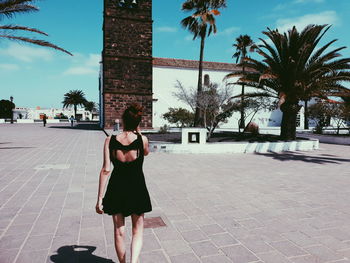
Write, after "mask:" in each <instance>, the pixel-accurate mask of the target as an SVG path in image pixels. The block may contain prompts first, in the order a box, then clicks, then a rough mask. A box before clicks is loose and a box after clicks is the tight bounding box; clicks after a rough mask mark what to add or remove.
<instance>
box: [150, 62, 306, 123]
mask: <svg viewBox="0 0 350 263" xmlns="http://www.w3.org/2000/svg"><path fill="white" fill-rule="evenodd" d="M235 70H239V68H238V67H237V65H236V64H230V63H219V62H203V76H204V75H208V76H209V78H210V82H212V83H217V84H219V85H226V84H227V81H226V80H225V76H226V75H227V74H229V73H231V72H233V71H235ZM177 81H180V82H181V83H182V84H183V86H184V87H186V88H190V87H193V88H195V89H196V88H197V82H198V61H193V60H185V59H170V58H153V127H154V128H159V127H161V126H163V125H164V124H168V123H167V121H166V120H165V119H163V117H162V116H163V114H164V113H166V112H167V111H168V109H169V108H170V107H172V108H178V107H182V108H186V109H188V110H190V108H189V106H188V105H186V104H185V103H183V102H181V101H179V100H178V99H177V98H176V97H175V96H174V95H173V93H174V92H175V91H177V89H176V83H177ZM235 81H237V78H236V79H229V82H230V83H234V82H235ZM245 90H246V92H249V91H252V88H249V87H246V88H245ZM232 92H233V95H238V94H240V93H241V86H240V85H234V86H232ZM301 115H303V114H301ZM300 118H301V119H300V121H299V123H300V124H301V125H302V124H303V117H302V116H300ZM239 119H240V113H239V112H235V113H234V114H233V116H232V117H231V118H230V119H229V121H228V122H227V123H225V124H222V125H221V128H238V120H239ZM281 119H282V112H281V111H280V110H278V109H277V110H274V111H269V110H261V111H259V112H258V113H257V114H256V115H255V117H254V118H253V120H252V121H254V122H255V123H256V124H258V125H259V127H260V128H268V127H279V126H280V125H281ZM248 120H249V119H248Z"/></svg>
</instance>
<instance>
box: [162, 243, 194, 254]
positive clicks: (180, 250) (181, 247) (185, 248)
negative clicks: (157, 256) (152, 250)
mask: <svg viewBox="0 0 350 263" xmlns="http://www.w3.org/2000/svg"><path fill="white" fill-rule="evenodd" d="M161 244H162V247H163V248H164V250H165V251H166V253H167V254H168V255H169V256H175V255H179V254H185V253H189V252H191V251H192V249H191V248H190V246H189V245H188V244H187V242H185V241H183V240H167V241H163V242H162V243H161Z"/></svg>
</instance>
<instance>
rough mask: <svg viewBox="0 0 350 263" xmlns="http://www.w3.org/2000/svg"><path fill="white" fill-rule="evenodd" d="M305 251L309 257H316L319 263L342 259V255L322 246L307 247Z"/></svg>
mask: <svg viewBox="0 0 350 263" xmlns="http://www.w3.org/2000/svg"><path fill="white" fill-rule="evenodd" d="M305 250H306V251H308V252H309V253H310V254H311V255H313V256H316V257H318V258H319V259H320V261H321V262H327V261H335V260H340V259H344V256H343V255H341V254H340V253H336V252H334V251H332V250H330V249H328V248H327V247H325V246H323V245H321V246H314V247H308V248H305Z"/></svg>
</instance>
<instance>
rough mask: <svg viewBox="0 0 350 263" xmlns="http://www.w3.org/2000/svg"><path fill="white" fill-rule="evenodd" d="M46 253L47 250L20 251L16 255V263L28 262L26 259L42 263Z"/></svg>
mask: <svg viewBox="0 0 350 263" xmlns="http://www.w3.org/2000/svg"><path fill="white" fill-rule="evenodd" d="M47 253H48V250H31V251H22V252H21V253H20V254H19V256H18V258H17V260H16V263H28V261H30V262H35V263H44V262H46V259H47Z"/></svg>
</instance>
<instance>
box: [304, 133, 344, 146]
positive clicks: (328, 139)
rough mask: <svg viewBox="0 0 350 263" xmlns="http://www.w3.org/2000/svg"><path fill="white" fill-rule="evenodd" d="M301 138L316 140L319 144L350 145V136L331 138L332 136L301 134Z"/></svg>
mask: <svg viewBox="0 0 350 263" xmlns="http://www.w3.org/2000/svg"><path fill="white" fill-rule="evenodd" d="M301 136H303V137H307V138H312V139H317V140H319V142H321V143H331V144H340V145H350V136H339V135H338V136H334V135H333V136H332V135H321V134H304V133H303V134H302V135H301Z"/></svg>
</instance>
